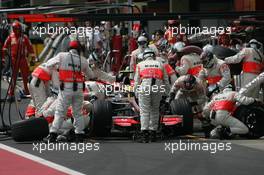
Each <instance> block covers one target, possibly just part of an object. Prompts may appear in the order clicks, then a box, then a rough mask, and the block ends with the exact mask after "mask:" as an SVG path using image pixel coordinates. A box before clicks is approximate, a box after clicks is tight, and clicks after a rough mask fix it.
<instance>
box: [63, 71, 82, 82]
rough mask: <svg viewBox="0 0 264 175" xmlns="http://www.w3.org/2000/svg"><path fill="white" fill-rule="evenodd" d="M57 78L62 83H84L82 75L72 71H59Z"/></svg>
mask: <svg viewBox="0 0 264 175" xmlns="http://www.w3.org/2000/svg"><path fill="white" fill-rule="evenodd" d="M59 78H60V80H61V81H63V82H74V81H76V82H84V80H85V79H84V75H83V73H81V72H74V71H72V70H59Z"/></svg>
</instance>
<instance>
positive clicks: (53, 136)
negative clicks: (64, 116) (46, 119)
mask: <svg viewBox="0 0 264 175" xmlns="http://www.w3.org/2000/svg"><path fill="white" fill-rule="evenodd" d="M57 137H58V134H57V133H54V132H51V133H50V134H49V135H48V136H47V137H46V138H44V139H43V141H44V142H45V143H48V142H50V143H54V142H57Z"/></svg>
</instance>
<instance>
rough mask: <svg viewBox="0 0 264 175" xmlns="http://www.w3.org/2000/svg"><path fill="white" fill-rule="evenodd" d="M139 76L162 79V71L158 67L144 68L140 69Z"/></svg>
mask: <svg viewBox="0 0 264 175" xmlns="http://www.w3.org/2000/svg"><path fill="white" fill-rule="evenodd" d="M139 76H140V78H142V79H144V78H157V79H161V80H162V79H163V72H162V70H161V69H159V68H153V67H152V68H146V69H143V70H142V71H141V70H140V71H139Z"/></svg>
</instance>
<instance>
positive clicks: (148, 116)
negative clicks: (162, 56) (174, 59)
mask: <svg viewBox="0 0 264 175" xmlns="http://www.w3.org/2000/svg"><path fill="white" fill-rule="evenodd" d="M134 80H135V85H134V88H135V93H136V95H137V96H138V102H139V108H140V122H141V130H142V131H143V130H151V131H156V130H157V129H158V124H159V106H160V100H161V97H162V94H163V93H164V92H167V93H168V90H169V89H168V88H169V81H168V75H167V73H166V71H165V69H164V66H163V64H162V63H161V62H159V61H157V60H153V59H152V58H148V59H146V60H145V61H142V62H140V63H139V64H137V67H136V74H135V79H134Z"/></svg>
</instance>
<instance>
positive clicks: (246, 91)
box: [239, 72, 264, 97]
mask: <svg viewBox="0 0 264 175" xmlns="http://www.w3.org/2000/svg"><path fill="white" fill-rule="evenodd" d="M263 83H264V72H262V73H261V74H259V76H257V77H256V78H255V79H253V80H252V81H251V82H250V83H248V84H247V85H246V86H244V87H243V88H241V89H240V91H239V93H241V94H242V95H245V96H247V97H248V96H249V95H250V94H251V93H252V91H254V90H255V89H260V86H261V85H262V84H263Z"/></svg>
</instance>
